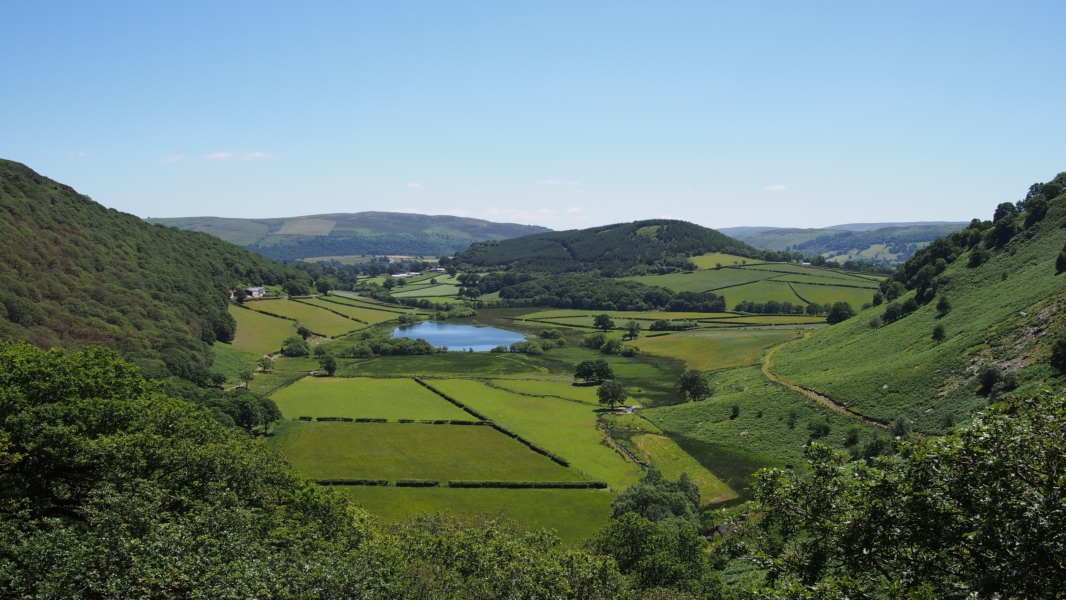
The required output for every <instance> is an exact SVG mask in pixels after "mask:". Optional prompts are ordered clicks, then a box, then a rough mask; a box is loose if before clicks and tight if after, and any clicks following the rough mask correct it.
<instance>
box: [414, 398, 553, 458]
mask: <svg viewBox="0 0 1066 600" xmlns="http://www.w3.org/2000/svg"><path fill="white" fill-rule="evenodd" d="M411 379H414V380H415V381H416V382H418V383H419V384H420V385H422V386H424V387H425V388H426V389H428V390H429V391H431V392H433V393H434V394H437V395H438V396H440V397H441V398H444V399H445V400H447V401H448V402H451V403H452V404H454V405H456V406H458V407H459V408H461V409H463V410H465V411H466V412H468V413H470V414H472V415H474V416H475V417H477V418H478V419H481V420H482V421H484V422H485V423H486V424H487V425H489V426H490V427H492V428H493V429H495V430H496V431H499V432H500V433H502V434H504V435H506V436H507V437H509V438H512V439H515V440H517V441H519V442H521V443H523V444H525V445H526V446H527V447H529V449H530V450H532V451H534V452H536V453H537V454H540V455H543V456H547V457H548V458H549V459H551V461H552V462H554V463H556V464H558V465H561V466H564V467H569V466H570V461H568V460H566V459H565V458H563V457H561V456H559V455H558V454H554V453H552V452H550V451H548V450H545V449H544V448H541V447H540V446H538V445H536V444H534V443H533V442H531V441H529V440H527V439H526V438H524V437H522V436H520V435H518V434H517V433H515V432H513V431H511V430H510V429H507V428H506V427H503V426H502V425H499V424H498V423H496V422H494V421H491V420H489V418H488V417H486V416H485V415H483V414H481V413H479V412H477V411H476V410H474V409H472V408H470V407H469V406H467V405H465V404H463V403H462V402H460V401H458V400H456V399H455V398H452V397H451V396H449V395H448V394H445V393H444V392H442V391H440V390H438V389H437V388H435V387H433V386H432V385H430V384H428V383H426V382H425V381H423V380H422V379H421V378H419V377H412V378H411Z"/></svg>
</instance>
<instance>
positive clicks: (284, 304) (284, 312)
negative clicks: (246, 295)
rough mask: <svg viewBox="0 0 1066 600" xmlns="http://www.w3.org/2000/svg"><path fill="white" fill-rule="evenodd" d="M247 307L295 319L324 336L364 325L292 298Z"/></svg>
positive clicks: (360, 327) (340, 333)
mask: <svg viewBox="0 0 1066 600" xmlns="http://www.w3.org/2000/svg"><path fill="white" fill-rule="evenodd" d="M248 307H249V308H251V309H252V310H256V311H264V312H269V313H273V314H275V315H281V316H283V317H288V318H290V319H296V320H297V321H298V322H299V323H300V324H301V325H303V326H304V327H306V328H308V329H310V330H311V331H313V332H315V333H317V334H321V335H325V336H335V335H342V334H345V333H348V332H351V331H356V330H359V329H363V328H365V327H366V325H365V324H363V323H359V322H357V321H353V320H352V319H349V318H346V317H342V316H340V315H338V314H336V313H332V312H330V311H328V310H323V309H321V308H319V307H317V306H311V305H308V304H304V303H303V302H295V301H293V300H258V301H256V302H249V303H248ZM238 328H239V327H238Z"/></svg>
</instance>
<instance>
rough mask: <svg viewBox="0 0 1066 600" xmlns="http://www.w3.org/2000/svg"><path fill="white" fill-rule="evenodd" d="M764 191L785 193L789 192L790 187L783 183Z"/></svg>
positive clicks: (770, 186) (768, 187) (766, 188)
mask: <svg viewBox="0 0 1066 600" xmlns="http://www.w3.org/2000/svg"><path fill="white" fill-rule="evenodd" d="M763 189H764V190H766V191H767V192H784V191H786V190H788V187H787V186H785V185H784V184H782V183H779V184H777V185H768V186H766V187H764V188H763Z"/></svg>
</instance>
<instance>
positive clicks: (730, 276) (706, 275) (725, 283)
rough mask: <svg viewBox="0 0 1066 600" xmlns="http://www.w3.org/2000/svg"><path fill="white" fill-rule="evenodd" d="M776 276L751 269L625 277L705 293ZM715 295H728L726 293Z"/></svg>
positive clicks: (647, 283) (678, 290)
mask: <svg viewBox="0 0 1066 600" xmlns="http://www.w3.org/2000/svg"><path fill="white" fill-rule="evenodd" d="M776 275H778V274H777V273H770V272H766V271H755V270H753V269H737V268H728V269H726V268H723V269H711V270H709V271H691V272H688V273H668V274H666V275H641V276H639V277H627V279H632V280H633V281H639V282H640V283H643V284H644V285H656V286H659V287H664V288H667V289H670V290H674V291H675V292H706V291H708V290H719V289H721V288H731V287H732V286H736V285H741V284H744V283H750V282H753V281H761V280H763V279H769V278H771V277H775V276H776ZM716 293H721V294H728V292H726V291H722V292H716ZM727 297H728V296H727Z"/></svg>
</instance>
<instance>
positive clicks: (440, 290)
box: [392, 285, 459, 298]
mask: <svg viewBox="0 0 1066 600" xmlns="http://www.w3.org/2000/svg"><path fill="white" fill-rule="evenodd" d="M395 289H399V290H400V291H398V292H397V291H393V293H392V295H393V296H394V297H396V298H441V297H446V296H455V295H456V294H458V293H459V288H458V287H457V286H454V285H426V286H407V287H403V288H395Z"/></svg>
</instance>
